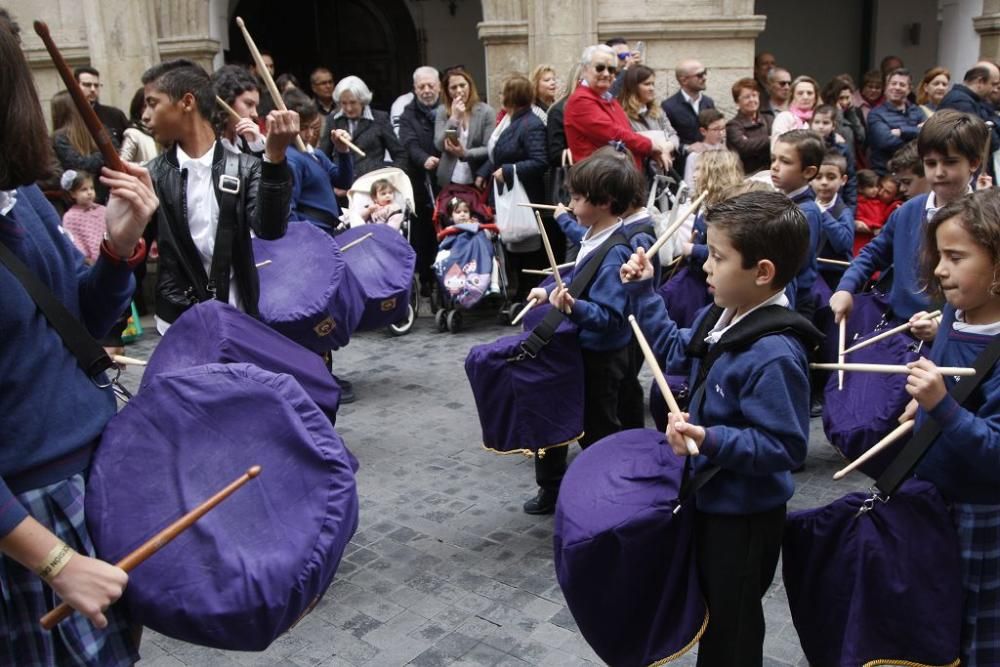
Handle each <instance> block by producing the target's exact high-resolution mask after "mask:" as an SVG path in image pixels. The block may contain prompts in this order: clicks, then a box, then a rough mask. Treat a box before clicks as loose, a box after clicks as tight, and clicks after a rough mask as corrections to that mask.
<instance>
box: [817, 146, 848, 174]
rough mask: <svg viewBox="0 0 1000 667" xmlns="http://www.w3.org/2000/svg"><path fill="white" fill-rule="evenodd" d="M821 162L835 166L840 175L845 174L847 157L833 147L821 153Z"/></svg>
mask: <svg viewBox="0 0 1000 667" xmlns="http://www.w3.org/2000/svg"><path fill="white" fill-rule="evenodd" d="M823 164H824V165H829V166H832V167H836V168H837V169H838V170H839V171H840V175H841V176H845V175H846V174H847V158H846V157H844V155H843V153H841V152H840V151H838V150H837V149H835V148H831V149H830V150H828V151H827V152H826V153H824V154H823Z"/></svg>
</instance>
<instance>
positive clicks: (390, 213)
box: [361, 178, 403, 229]
mask: <svg viewBox="0 0 1000 667" xmlns="http://www.w3.org/2000/svg"><path fill="white" fill-rule="evenodd" d="M369 194H370V195H371V198H372V202H371V204H369V205H368V206H366V207H365V208H364V209H363V210H362V211H361V217H362V219H364V221H365V222H378V223H382V224H386V225H389V226H390V227H392V228H393V229H399V228H401V227H402V226H403V208H402V206H401V205H400V203H399V201H400V199H401V197H400V196H399V190H397V189H396V186H394V185H393V184H392V181H390V180H389V179H387V178H380V179H378V180H377V181H375V182H374V183H372V187H371V190H369Z"/></svg>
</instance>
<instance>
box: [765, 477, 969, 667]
mask: <svg viewBox="0 0 1000 667" xmlns="http://www.w3.org/2000/svg"><path fill="white" fill-rule="evenodd" d="M867 497H868V494H865V493H852V494H849V495H847V496H844V497H843V498H840V499H839V500H836V501H834V502H833V503H831V504H829V505H826V506H824V507H819V508H816V509H812V510H806V511H803V512H793V513H791V514H789V516H788V519H787V521H786V523H785V537H784V545H783V551H782V572H783V576H784V583H785V589H786V591H787V593H788V605H789V607H790V609H791V612H792V621H793V623H794V625H795V629H796V630H797V632H798V635H799V640H800V642H801V644H802V649H803V651H804V652H805V654H806V658H808V660H809V664H812V665H823V666H824V667H858V666H859V665H864V664H897V663H902V662H904V661H909V663H910V664H924V665H948V664H953V663H955V662H956V661H957V660H958V657H959V646H960V639H959V638H960V636H961V625H962V623H961V621H962V581H961V556H960V553H959V548H958V537H957V535H956V533H955V529H954V527H953V525H952V522H951V518H950V517H949V515H948V511H947V509H946V506H945V502H944V500H943V499H942V498H941V496H940V495H939V494H938V492H937V490H936V489H935V488H934V486H933V485H931V484H928V483H927V482H922V481H919V480H915V479H911V480H910V481H908V482H906V483H905V484H904V485H903V487H902V488H901V489H900V490H899V491H897V492H896V494H895V495H893V496H892V498H891V499H890V500H889V501H888V502H887V503H882V502H878V501H876V502H875V503H874V507H873V509H872V510H871V511H869V512H866V513H864V514H863V515H861V516H858V510H859V508H860V507H861V505H862V503H863V502H864V501H865V499H866V498H867ZM875 661H886V662H885V663H883V662H875Z"/></svg>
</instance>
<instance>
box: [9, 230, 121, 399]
mask: <svg viewBox="0 0 1000 667" xmlns="http://www.w3.org/2000/svg"><path fill="white" fill-rule="evenodd" d="M0 262H2V263H3V265H4V266H6V267H7V269H8V270H9V271H10V272H11V273H12V274H14V277H15V278H17V280H18V281H19V282H20V283H21V285H22V286H23V287H24V291H26V292H27V293H28V295H29V296H30V297H31V298H32V300H33V301H34V302H35V305H37V306H38V310H40V311H42V314H43V315H44V316H45V319H46V320H48V322H49V324H50V325H51V326H52V328H53V329H55V330H56V333H58V334H59V337H60V338H62V340H63V343H64V344H65V345H66V347H67V349H69V351H70V352H72V353H73V356H74V357H76V361H77V363H78V364H79V365H80V368H82V369H83V372H84V373H86V374H87V377H89V378H90V379H92V380H93V379H94V378H96V377H97V376H98V375H100V374H101V373H103V372H104V371H106V370H107V369H109V368H111V366H112V365H113V362H112V361H111V357H109V356H108V353H107V352H105V351H104V348H103V347H101V346H100V344H98V342H97V341H96V340H94V337H93V336H91V335H90V332H88V331H87V329H86V328H85V327H84V326H83V324H82V323H81V322H80V320H79V319H77V317H76V316H75V315H73V313H71V312H70V311H69V309H68V308H66V306H64V305H63V304H62V302H60V301H59V299H58V298H56V295H55V294H53V293H52V290H51V289H49V288H48V287H47V286H46V285H45V284H44V283H43V282H42V281H41V280H40V279H39V278H38V277H37V276H36V275H35V274H34V273H32V271H31V269H29V268H28V267H27V265H25V263H24V262H22V261H21V259H20V258H19V257H18V256H17V255H15V254H14V252H13V251H12V250H11V249H10V248H8V247H7V246H6V244H4V243H3V242H2V241H0Z"/></svg>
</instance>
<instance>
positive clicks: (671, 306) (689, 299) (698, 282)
mask: <svg viewBox="0 0 1000 667" xmlns="http://www.w3.org/2000/svg"><path fill="white" fill-rule="evenodd" d="M657 292H658V293H659V295H660V297H661V298H662V299H663V303H665V304H666V306H667V312H668V313H670V319H672V320H673V321H674V322H676V323H677V326H679V327H681V328H686V327H690V326H691V325H692V324H693V323H694V320H695V318H696V316H697V315H698V312H699V311H700V310H701V309H702V308H704V307H705V306H707V305H708V304H710V303H712V295H711V294H709V293H708V286H707V285H706V284H705V274H704V273H702V272H701V271H698V270H694V269H692V268H691V267H689V266H685V267H684V268H682V269H681V270H679V271H678V272H677V273H675V274H674V275H673V277H671V278H670V280H668V281H666V282H665V283H663V285H661V286H660V288H659V289H658V290H657Z"/></svg>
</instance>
